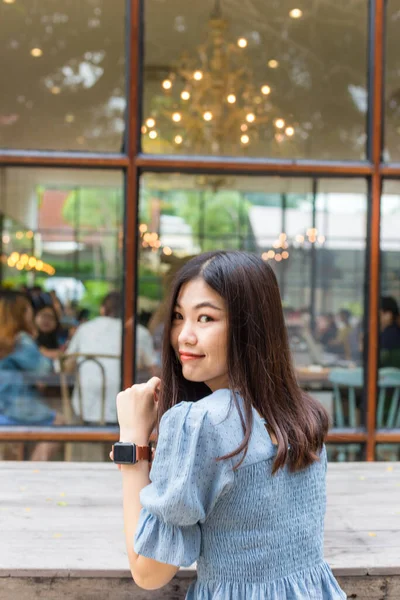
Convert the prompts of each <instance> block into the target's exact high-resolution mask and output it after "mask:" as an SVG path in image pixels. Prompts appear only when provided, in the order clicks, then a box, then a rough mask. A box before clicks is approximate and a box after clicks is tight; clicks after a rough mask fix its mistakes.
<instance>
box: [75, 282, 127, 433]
mask: <svg viewBox="0 0 400 600" xmlns="http://www.w3.org/2000/svg"><path fill="white" fill-rule="evenodd" d="M121 341H122V298H121V294H120V293H119V292H117V291H114V292H110V293H109V294H107V296H106V297H105V298H104V299H103V302H102V304H101V307H100V315H99V316H98V317H95V318H94V319H92V320H91V321H88V322H86V323H82V324H81V325H79V327H78V328H77V330H76V332H75V333H74V335H73V337H72V339H71V341H70V343H69V345H68V347H67V351H66V354H90V355H94V356H96V355H97V356H98V355H105V354H106V355H109V356H110V357H107V358H98V361H99V362H100V364H101V365H102V367H103V368H104V372H105V398H106V406H105V421H106V423H109V424H115V423H116V422H117V414H116V406H115V397H116V395H117V394H118V392H119V391H120V385H121V381H120V380H121ZM82 360H83V359H82V358H79V357H78V358H76V360H72V357H71V360H70V361H69V362H68V363H67V364H66V368H67V370H69V371H72V370H74V368H75V363H76V361H78V363H79V362H80V361H82ZM79 379H80V389H81V394H82V404H83V414H82V415H81V414H80V398H79V389H78V386H75V387H74V391H73V396H72V405H73V409H74V411H75V414H76V415H77V416H78V417H81V418H82V419H83V421H84V422H85V423H87V424H93V423H96V424H99V422H100V419H101V390H102V373H101V369H100V367H99V365H98V364H96V363H95V362H94V361H89V360H87V361H85V362H83V364H82V365H81V366H80V367H79Z"/></svg>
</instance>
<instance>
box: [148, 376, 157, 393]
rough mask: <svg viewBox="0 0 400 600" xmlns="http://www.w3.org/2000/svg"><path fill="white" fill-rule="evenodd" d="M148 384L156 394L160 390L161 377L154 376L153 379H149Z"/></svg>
mask: <svg viewBox="0 0 400 600" xmlns="http://www.w3.org/2000/svg"><path fill="white" fill-rule="evenodd" d="M146 386H147V387H148V388H150V389H151V391H152V392H153V394H154V393H155V392H157V391H159V390H160V386H161V379H160V378H159V377H152V378H151V379H149V380H148V382H147V383H146Z"/></svg>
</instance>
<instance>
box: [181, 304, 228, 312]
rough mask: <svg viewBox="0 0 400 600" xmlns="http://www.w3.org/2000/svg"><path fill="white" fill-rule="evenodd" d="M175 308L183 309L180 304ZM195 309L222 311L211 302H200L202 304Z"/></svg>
mask: <svg viewBox="0 0 400 600" xmlns="http://www.w3.org/2000/svg"><path fill="white" fill-rule="evenodd" d="M175 306H176V308H182V307H181V305H180V304H179V302H176V303H175ZM194 308H195V309H196V310H198V309H200V308H213V309H214V310H220V311H222V308H219V307H218V306H215V304H212V303H211V302H200V304H196V306H195V307H194Z"/></svg>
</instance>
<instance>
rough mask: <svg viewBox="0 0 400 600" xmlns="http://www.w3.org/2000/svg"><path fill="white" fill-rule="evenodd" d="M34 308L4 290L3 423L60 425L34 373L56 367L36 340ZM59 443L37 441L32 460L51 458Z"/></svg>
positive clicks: (0, 341) (0, 337)
mask: <svg viewBox="0 0 400 600" xmlns="http://www.w3.org/2000/svg"><path fill="white" fill-rule="evenodd" d="M33 335H34V323H33V310H32V305H31V303H30V302H29V300H28V298H27V297H26V296H25V295H24V294H21V293H19V292H13V291H2V292H0V425H45V426H46V425H60V424H61V423H62V422H63V419H62V417H61V415H57V414H56V413H55V412H54V411H52V410H50V408H48V407H47V406H46V405H45V404H44V403H43V402H42V401H41V398H40V395H39V392H38V390H37V388H36V386H35V382H34V379H33V376H36V375H37V376H38V377H39V378H40V376H41V375H45V374H46V373H49V372H50V371H51V370H52V362H51V360H50V359H48V358H45V357H44V356H43V355H42V354H41V353H40V351H39V349H38V347H37V345H36V343H35V341H34V340H33V337H32V336H33ZM56 448H57V445H56V444H47V443H40V444H37V445H36V447H35V449H34V451H33V454H32V456H31V459H32V460H48V459H49V458H50V456H51V454H52V453H53V452H54V450H55V449H56Z"/></svg>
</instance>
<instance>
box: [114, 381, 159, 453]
mask: <svg viewBox="0 0 400 600" xmlns="http://www.w3.org/2000/svg"><path fill="white" fill-rule="evenodd" d="M160 383H161V380H160V379H159V378H158V377H152V378H151V379H150V380H149V381H148V382H147V383H141V384H136V385H133V386H132V387H131V388H128V389H127V390H125V391H124V392H120V393H119V394H118V396H117V414H118V423H119V427H120V441H121V442H132V443H133V444H138V445H141V446H142V445H143V446H145V445H147V444H148V442H149V438H150V435H151V432H152V431H153V429H154V426H155V424H156V421H157V392H158V390H159V388H160Z"/></svg>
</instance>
